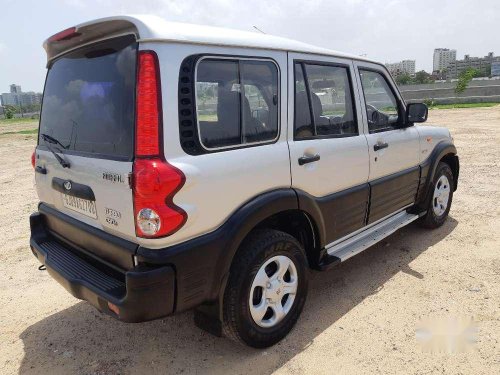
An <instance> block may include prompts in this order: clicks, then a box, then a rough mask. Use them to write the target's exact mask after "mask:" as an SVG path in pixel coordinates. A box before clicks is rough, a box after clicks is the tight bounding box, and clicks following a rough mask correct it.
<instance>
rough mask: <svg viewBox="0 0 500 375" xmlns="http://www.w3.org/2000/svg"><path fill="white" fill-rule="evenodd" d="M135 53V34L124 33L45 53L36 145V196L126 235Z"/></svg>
mask: <svg viewBox="0 0 500 375" xmlns="http://www.w3.org/2000/svg"><path fill="white" fill-rule="evenodd" d="M136 60H137V43H136V41H135V37H134V36H123V37H118V38H114V39H109V40H105V41H102V42H99V43H95V44H92V45H90V46H85V47H82V48H79V49H76V50H73V51H71V52H68V53H66V54H64V55H62V56H61V57H59V58H57V59H56V60H54V61H51V64H50V66H49V71H48V74H47V80H46V84H45V90H44V98H43V104H42V114H41V119H40V130H39V141H38V146H37V150H36V166H37V167H38V168H37V173H36V189H37V192H38V196H39V198H40V201H42V202H44V203H46V204H47V205H49V206H51V207H53V208H55V209H57V210H58V211H61V212H63V213H65V214H67V215H69V216H71V217H73V218H75V219H77V220H79V221H82V222H85V223H87V224H89V225H92V226H94V227H97V228H100V229H103V230H105V231H106V232H110V233H114V234H117V235H119V236H120V237H122V238H127V239H135V224H134V205H133V194H132V189H131V187H130V184H129V177H130V175H131V173H132V167H133V157H134V124H135V120H134V116H135V111H134V108H135V76H136V73H135V72H136ZM54 152H55V153H57V155H59V157H60V158H62V159H64V161H66V162H68V163H69V167H68V168H65V167H64V166H63V165H62V164H64V163H60V162H59V161H58V160H57V157H56V156H55V155H54Z"/></svg>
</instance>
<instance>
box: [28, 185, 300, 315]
mask: <svg viewBox="0 0 500 375" xmlns="http://www.w3.org/2000/svg"><path fill="white" fill-rule="evenodd" d="M297 207H298V204H297V196H296V194H295V192H294V191H293V190H292V189H281V190H275V191H272V192H269V193H265V194H262V195H261V196H259V197H258V198H256V199H254V200H252V201H250V202H248V203H247V204H245V205H244V206H242V207H241V208H240V209H239V210H238V211H236V213H234V214H233V215H232V216H231V217H230V218H229V219H228V221H226V223H224V225H222V226H221V227H219V228H218V229H217V230H215V231H213V232H211V233H208V234H205V235H202V236H200V237H197V238H194V239H192V240H189V241H186V242H183V243H180V244H178V245H174V246H170V247H167V248H163V249H148V248H144V247H140V246H137V245H136V244H133V243H131V242H129V241H126V240H124V239H122V238H119V237H116V236H114V235H111V234H109V233H106V232H104V231H102V230H99V229H96V228H94V227H92V226H90V225H87V224H85V223H83V222H80V221H78V220H75V219H73V218H71V217H69V216H67V215H65V214H63V213H61V212H59V211H57V210H54V209H53V208H50V207H48V206H47V205H45V204H43V203H42V204H40V206H39V212H37V213H34V214H33V215H32V216H31V217H30V225H31V239H30V245H31V249H32V251H33V253H34V254H35V256H37V258H38V259H39V260H40V262H41V263H43V264H45V265H46V267H47V269H48V270H49V272H50V273H51V275H52V276H53V277H54V278H55V279H56V280H57V281H58V282H59V283H60V284H62V285H63V286H64V287H65V288H66V289H67V290H68V291H69V292H70V293H71V294H73V295H74V296H75V297H77V298H80V299H84V300H87V301H88V302H90V303H91V304H92V305H94V306H95V307H97V308H98V309H99V310H100V311H103V312H106V313H110V314H111V312H110V311H109V308H108V306H107V301H108V302H111V303H113V304H115V305H117V306H118V307H120V311H123V314H125V310H127V316H126V317H125V316H123V317H122V316H121V315H120V316H118V317H117V316H115V315H114V314H111V315H113V316H115V317H117V318H119V319H121V320H124V321H134V322H135V321H145V320H151V319H155V318H160V317H163V316H167V315H169V314H172V313H175V312H181V311H185V310H188V309H190V308H194V307H196V306H199V305H201V304H203V303H205V302H213V301H216V300H217V299H218V297H219V293H220V291H221V288H222V287H223V285H224V282H225V279H226V277H227V274H228V271H229V267H230V265H231V261H232V259H233V255H234V253H235V252H236V250H237V248H238V247H239V244H240V243H241V241H242V240H243V239H244V238H245V236H246V235H247V234H248V233H249V232H250V231H251V230H252V229H253V228H254V227H255V226H256V225H257V224H258V223H259V222H260V221H262V220H264V219H266V218H268V217H269V216H272V215H273V214H275V213H277V212H281V211H284V210H287V209H290V208H297ZM54 248H55V250H54ZM134 258H135V259H136V262H137V264H138V265H139V266H135V265H134V263H135V262H134Z"/></svg>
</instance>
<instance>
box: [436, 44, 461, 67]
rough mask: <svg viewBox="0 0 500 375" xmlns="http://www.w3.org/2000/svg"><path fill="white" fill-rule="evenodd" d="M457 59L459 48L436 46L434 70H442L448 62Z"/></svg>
mask: <svg viewBox="0 0 500 375" xmlns="http://www.w3.org/2000/svg"><path fill="white" fill-rule="evenodd" d="M456 59H457V50H456V49H448V48H436V49H435V50H434V59H433V63H432V71H433V72H442V71H443V70H444V69H446V67H447V66H448V64H450V63H452V62H454V61H455V60H456Z"/></svg>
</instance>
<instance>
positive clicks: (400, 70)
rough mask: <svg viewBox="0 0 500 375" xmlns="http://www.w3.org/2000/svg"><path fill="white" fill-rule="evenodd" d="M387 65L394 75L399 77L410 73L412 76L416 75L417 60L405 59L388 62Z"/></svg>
mask: <svg viewBox="0 0 500 375" xmlns="http://www.w3.org/2000/svg"><path fill="white" fill-rule="evenodd" d="M385 66H386V67H387V70H388V71H389V73H391V75H392V76H393V77H397V76H399V75H402V74H409V75H410V76H412V77H413V76H414V75H415V60H403V61H400V62H397V63H387V64H385Z"/></svg>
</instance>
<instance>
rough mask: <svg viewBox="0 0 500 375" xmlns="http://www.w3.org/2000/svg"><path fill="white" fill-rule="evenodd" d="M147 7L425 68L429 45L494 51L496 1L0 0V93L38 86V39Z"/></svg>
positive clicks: (497, 42)
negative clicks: (16, 86) (408, 61)
mask: <svg viewBox="0 0 500 375" xmlns="http://www.w3.org/2000/svg"><path fill="white" fill-rule="evenodd" d="M127 13H128V14H130V13H133V14H134V13H135V14H140V13H142V14H144V13H151V14H157V15H159V16H162V17H164V18H166V19H168V20H173V21H182V22H191V23H201V24H208V25H217V26H225V27H233V28H239V29H244V30H252V26H253V25H256V26H258V27H259V28H260V29H261V30H264V31H265V32H266V33H269V34H275V35H280V36H285V37H290V38H294V39H298V40H301V41H304V42H308V43H312V44H316V45H320V46H323V47H327V48H331V49H336V50H340V51H346V52H350V53H354V54H358V55H361V54H366V55H367V56H368V57H370V58H373V59H376V60H379V61H382V62H394V61H399V60H402V59H416V60H417V63H416V64H417V70H421V69H425V70H431V69H432V52H433V49H434V48H436V47H447V48H455V49H457V51H458V57H460V58H462V57H463V55H464V54H466V53H468V54H470V55H471V56H484V55H485V54H486V53H487V52H489V51H493V52H495V54H496V55H497V54H500V37H499V35H500V1H499V0H475V1H471V0H341V1H338V0H330V1H328V0H308V1H306V0H301V1H298V0H246V1H239V0H232V1H231V0H205V1H196V0H182V1H177V0H135V1H131V0H121V1H118V0H107V1H106V0H89V1H84V0H38V1H34V0H0V92H6V91H8V85H9V84H10V83H17V84H20V85H21V86H22V87H23V91H30V90H33V91H41V90H42V89H43V81H44V79H45V52H44V50H43V48H42V42H43V40H44V39H46V38H47V37H49V36H50V35H52V34H54V33H56V32H58V31H61V30H63V29H65V28H67V27H70V26H73V25H76V24H78V23H81V22H84V21H88V20H90V19H94V18H99V17H105V16H110V15H118V14H127Z"/></svg>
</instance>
